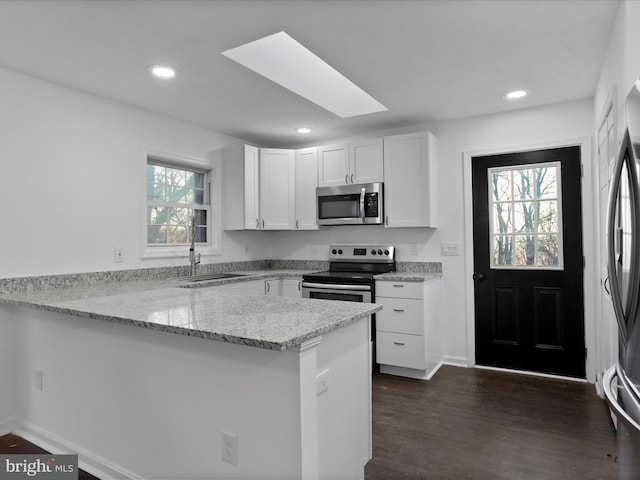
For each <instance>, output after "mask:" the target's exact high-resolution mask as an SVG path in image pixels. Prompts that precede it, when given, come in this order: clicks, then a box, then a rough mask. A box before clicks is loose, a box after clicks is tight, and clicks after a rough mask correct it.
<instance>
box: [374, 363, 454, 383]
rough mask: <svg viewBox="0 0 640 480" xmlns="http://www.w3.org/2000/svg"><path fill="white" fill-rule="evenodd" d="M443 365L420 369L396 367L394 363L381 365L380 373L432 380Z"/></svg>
mask: <svg viewBox="0 0 640 480" xmlns="http://www.w3.org/2000/svg"><path fill="white" fill-rule="evenodd" d="M441 366H442V363H438V364H437V365H436V366H435V367H434V368H433V369H431V370H418V369H415V368H405V367H396V366H394V365H380V373H386V374H387V375H397V376H399V377H408V378H415V379H418V380H430V379H431V377H433V376H434V375H435V374H436V372H437V371H438V369H439V368H440V367H441Z"/></svg>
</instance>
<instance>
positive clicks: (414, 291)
mask: <svg viewBox="0 0 640 480" xmlns="http://www.w3.org/2000/svg"><path fill="white" fill-rule="evenodd" d="M423 287H424V284H423V283H422V282H380V281H378V282H376V297H399V298H422V296H423V293H422V291H423Z"/></svg>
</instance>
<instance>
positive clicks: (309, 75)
mask: <svg viewBox="0 0 640 480" xmlns="http://www.w3.org/2000/svg"><path fill="white" fill-rule="evenodd" d="M222 55H224V56H226V57H228V58H230V59H231V60H233V61H235V62H238V63H239V64H240V65H243V66H245V67H247V68H248V69H250V70H253V71H254V72H256V73H259V74H260V75H262V76H264V77H266V78H268V79H269V80H271V81H273V82H275V83H277V84H278V85H281V86H283V87H284V88H286V89H288V90H291V91H292V92H294V93H296V94H298V95H300V96H301V97H304V98H306V99H307V100H309V101H311V102H313V103H315V104H317V105H319V106H321V107H322V108H324V109H326V110H329V111H330V112H331V113H334V114H335V115H337V116H339V117H341V118H347V117H355V116H357V115H367V114H369V113H376V112H383V111H385V110H387V107H385V106H384V105H382V104H381V103H380V102H378V101H377V100H376V99H375V98H373V97H371V95H369V94H368V93H366V92H365V91H364V90H362V89H361V88H360V87H358V86H357V85H355V84H354V83H353V82H351V81H350V80H349V79H348V78H346V77H345V76H344V75H342V74H341V73H340V72H338V71H337V70H335V69H334V68H333V67H331V66H330V65H329V64H327V63H326V62H325V61H324V60H322V59H321V58H319V57H317V56H316V55H315V54H313V53H312V52H311V51H309V50H308V49H307V48H306V47H304V46H303V45H301V44H300V43H298V42H297V41H296V40H294V39H293V38H291V37H290V36H289V35H287V34H286V33H285V32H278V33H274V34H273V35H269V36H268V37H264V38H261V39H259V40H255V41H253V42H250V43H247V44H245V45H240V46H239V47H235V48H232V49H230V50H227V51H224V52H222Z"/></svg>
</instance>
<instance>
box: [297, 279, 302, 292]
mask: <svg viewBox="0 0 640 480" xmlns="http://www.w3.org/2000/svg"><path fill="white" fill-rule="evenodd" d="M300 290H302V281H299V282H298V291H300Z"/></svg>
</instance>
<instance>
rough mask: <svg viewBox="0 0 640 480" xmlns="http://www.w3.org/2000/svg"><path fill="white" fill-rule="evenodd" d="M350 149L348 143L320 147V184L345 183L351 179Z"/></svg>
mask: <svg viewBox="0 0 640 480" xmlns="http://www.w3.org/2000/svg"><path fill="white" fill-rule="evenodd" d="M348 171H349V150H347V146H346V145H328V146H324V147H319V148H318V186H319V187H333V186H336V185H345V184H346V183H347V181H348V179H349V176H348V173H347V172H348Z"/></svg>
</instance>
